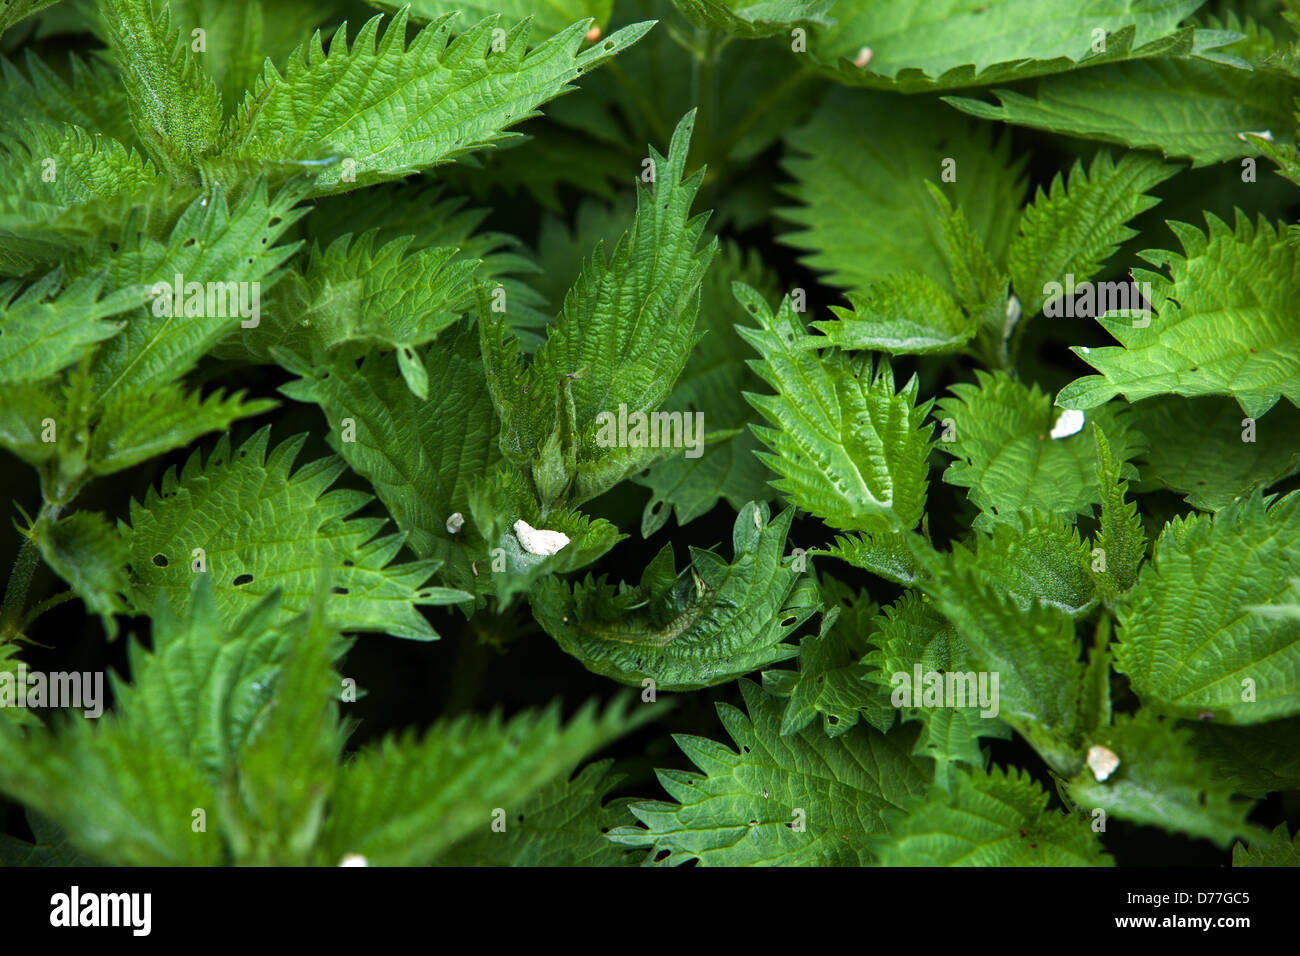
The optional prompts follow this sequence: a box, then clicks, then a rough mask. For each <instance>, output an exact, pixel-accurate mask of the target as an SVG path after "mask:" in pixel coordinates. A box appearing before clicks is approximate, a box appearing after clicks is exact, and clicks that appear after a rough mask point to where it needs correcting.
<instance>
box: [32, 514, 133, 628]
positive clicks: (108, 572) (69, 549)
mask: <svg viewBox="0 0 1300 956" xmlns="http://www.w3.org/2000/svg"><path fill="white" fill-rule="evenodd" d="M32 540H34V541H35V542H36V545H37V547H39V548H40V549H41V556H42V557H44V558H45V562H46V563H47V564H48V565H49V566H50V567H52V568H53V569H54V570H55V571H57V572H58V574H59V576H60V577H61V578H63V579H64V580H65V581H67V582H68V583H69V584H70V585H72V590H73V591H74V592H75V593H76V594H77V596H78V597H80V598H81V599H82V600H83V601H85V602H86V608H87V609H88V610H90V611H92V612H94V613H95V614H98V615H99V616H100V617H102V618H103V619H104V628H105V630H107V631H108V636H109V637H110V638H112V637H115V636H117V625H116V623H115V622H114V620H113V615H114V614H125V613H126V612H127V607H126V604H125V602H124V601H123V600H122V597H121V595H123V594H126V593H128V591H129V590H130V584H129V582H128V581H127V576H126V565H127V561H128V560H129V558H128V555H127V550H126V544H125V542H123V541H122V537H121V535H119V534H118V533H117V529H116V528H114V527H113V526H112V525H111V524H109V523H108V521H107V519H105V518H104V516H103V515H100V514H96V513H94V512H90V511H75V512H73V513H72V514H70V515H67V516H65V517H63V518H59V519H58V520H56V521H51V520H49V518H42V519H41V520H40V521H38V522H37V523H36V526H35V528H33V529H32Z"/></svg>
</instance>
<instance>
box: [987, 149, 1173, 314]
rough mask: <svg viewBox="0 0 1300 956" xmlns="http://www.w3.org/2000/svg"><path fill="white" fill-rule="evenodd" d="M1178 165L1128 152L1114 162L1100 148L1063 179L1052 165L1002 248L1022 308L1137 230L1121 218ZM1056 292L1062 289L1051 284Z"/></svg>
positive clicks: (1145, 204)
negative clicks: (1046, 186) (1046, 185)
mask: <svg viewBox="0 0 1300 956" xmlns="http://www.w3.org/2000/svg"><path fill="white" fill-rule="evenodd" d="M1176 172H1178V167H1176V166H1166V165H1164V164H1163V163H1160V162H1158V161H1156V160H1154V159H1152V158H1150V157H1149V156H1142V155H1140V154H1137V153H1129V154H1126V155H1125V156H1123V157H1121V158H1120V161H1119V162H1118V163H1116V162H1114V161H1113V160H1112V159H1111V158H1110V154H1109V153H1106V152H1099V153H1098V154H1097V155H1096V156H1095V157H1094V158H1093V161H1092V165H1091V167H1090V168H1089V169H1087V170H1086V171H1085V169H1084V166H1083V163H1082V162H1081V161H1078V160H1076V161H1075V164H1074V167H1073V168H1072V169H1071V170H1070V179H1069V183H1068V185H1067V184H1066V182H1065V181H1064V180H1063V179H1062V177H1061V175H1060V174H1059V173H1058V174H1057V175H1056V176H1055V178H1053V180H1052V185H1051V188H1050V190H1049V191H1047V192H1044V191H1043V189H1042V188H1041V187H1040V188H1039V189H1038V192H1037V193H1036V194H1035V196H1034V201H1033V202H1032V203H1030V204H1029V205H1028V206H1027V207H1026V208H1025V211H1024V214H1023V215H1022V216H1021V218H1020V233H1019V235H1017V236H1016V238H1015V239H1014V240H1013V241H1012V243H1011V248H1010V249H1009V250H1008V252H1007V258H1008V260H1009V261H1010V270H1011V281H1012V283H1013V284H1014V285H1015V289H1016V293H1017V295H1019V297H1020V303H1021V306H1022V308H1023V309H1024V310H1025V311H1026V312H1027V313H1028V314H1029V315H1034V314H1035V313H1037V312H1038V311H1039V310H1040V309H1042V308H1043V306H1044V304H1045V303H1047V302H1048V301H1049V299H1052V298H1054V296H1053V295H1051V294H1049V291H1048V286H1049V284H1051V283H1056V284H1058V285H1064V284H1065V283H1066V282H1067V279H1066V277H1067V276H1072V277H1073V281H1075V282H1080V283H1081V282H1084V281H1086V280H1088V279H1091V278H1092V277H1093V276H1094V275H1096V274H1097V272H1098V271H1099V270H1100V269H1101V266H1102V264H1103V263H1104V262H1105V261H1106V260H1107V259H1109V258H1110V257H1111V256H1112V255H1114V254H1115V250H1116V249H1118V248H1119V247H1120V245H1121V244H1123V243H1124V242H1125V241H1126V240H1128V239H1131V238H1132V237H1133V236H1135V235H1137V231H1136V230H1134V229H1130V228H1129V227H1128V226H1127V225H1126V223H1128V222H1129V221H1131V220H1133V219H1135V218H1137V216H1138V215H1140V214H1141V213H1143V212H1145V211H1146V210H1148V209H1150V208H1151V207H1152V206H1155V205H1156V204H1157V203H1158V202H1159V201H1160V200H1159V199H1157V198H1155V197H1154V196H1149V195H1147V190H1149V189H1151V188H1152V187H1154V186H1157V185H1159V184H1160V183H1162V182H1164V181H1165V180H1166V179H1169V178H1170V177H1171V176H1173V175H1174V174H1175V173H1176ZM1055 291H1056V296H1059V295H1060V291H1061V290H1059V289H1058V290H1055Z"/></svg>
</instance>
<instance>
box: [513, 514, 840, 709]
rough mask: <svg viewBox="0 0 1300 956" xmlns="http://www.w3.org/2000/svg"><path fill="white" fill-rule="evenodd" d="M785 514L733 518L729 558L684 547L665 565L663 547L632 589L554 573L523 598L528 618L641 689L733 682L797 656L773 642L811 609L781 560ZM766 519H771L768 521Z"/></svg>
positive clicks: (668, 551)
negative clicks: (679, 566) (680, 566)
mask: <svg viewBox="0 0 1300 956" xmlns="http://www.w3.org/2000/svg"><path fill="white" fill-rule="evenodd" d="M793 518H794V513H793V512H792V511H788V510H787V511H785V512H783V513H782V514H780V515H778V516H777V517H776V518H775V519H770V514H769V511H768V508H767V505H766V504H758V503H752V502H751V503H750V504H748V505H746V506H745V507H744V508H742V509H741V511H740V513H739V514H738V515H737V516H736V524H735V527H734V529H733V531H732V547H733V548H734V552H735V555H734V557H733V558H732V560H731V562H730V563H728V562H727V561H725V560H724V559H723V558H722V557H721V556H720V555H718V554H716V553H714V552H712V551H703V550H700V549H698V548H692V549H691V563H690V566H689V567H687V568H686V569H684V570H683V571H682V572H681V573H680V574H679V573H677V572H676V571H675V570H674V567H673V555H672V548H671V547H670V546H665V548H664V549H663V550H662V551H661V552H660V553H659V555H658V556H657V557H656V558H655V559H654V560H653V561H652V562H651V563H650V564H649V565H648V566H647V568H646V570H645V573H644V574H643V575H642V578H641V583H640V584H639V585H637V586H636V587H631V586H629V585H627V584H622V585H620V586H619V587H614V586H612V585H610V584H607V583H606V581H605V579H604V578H603V577H602V578H600V579H596V578H593V577H592V576H590V575H588V577H587V579H586V580H585V581H583V582H581V583H579V584H576V585H574V586H573V588H572V589H570V587H569V585H567V584H565V583H564V582H562V581H559V580H557V579H555V578H548V579H546V580H544V581H542V582H540V583H539V584H538V585H537V587H536V589H535V590H534V591H533V592H532V594H531V595H530V602H531V604H532V608H533V615H534V617H536V618H537V622H538V623H539V624H541V626H542V628H543V629H544V630H545V631H546V632H547V633H548V634H550V635H551V636H552V637H553V638H555V640H556V642H557V643H559V645H560V647H562V648H563V649H564V650H565V651H566V652H567V653H569V654H572V655H573V656H574V657H576V658H578V660H580V661H581V662H582V663H583V666H585V667H586V668H587V669H588V670H590V671H593V672H594V673H597V674H602V675H604V676H606V677H610V678H613V679H614V680H617V681H620V682H622V683H624V684H632V685H634V686H637V687H640V686H642V684H643V682H644V681H645V680H646V679H647V678H648V679H650V680H651V681H652V682H653V684H654V686H655V687H657V688H658V689H660V690H668V691H685V690H696V689H698V688H701V687H711V686H713V685H715V684H721V683H725V682H726V681H730V680H734V679H735V678H737V677H739V676H740V675H742V674H748V673H749V672H750V671H754V670H758V669H760V668H762V667H766V666H768V665H769V664H773V663H775V662H777V661H782V660H786V659H787V658H790V657H794V656H795V655H796V654H798V653H799V650H798V648H797V647H795V646H794V645H792V644H785V643H782V642H783V641H784V640H785V638H787V637H789V636H790V635H791V634H792V633H793V632H794V631H795V630H796V629H797V628H798V627H799V626H800V625H801V624H803V623H804V621H806V620H807V619H808V618H809V617H811V616H812V615H813V613H814V612H815V611H816V610H817V607H818V602H817V600H816V595H815V593H810V592H809V591H808V590H807V589H804V588H800V587H798V584H799V579H800V572H798V571H795V570H794V569H793V568H792V567H791V566H790V565H789V564H787V563H786V562H785V561H784V560H783V559H784V552H785V541H786V535H787V534H788V533H789V530H790V522H791V521H792V520H793ZM769 519H770V520H769Z"/></svg>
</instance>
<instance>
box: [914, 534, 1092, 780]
mask: <svg viewBox="0 0 1300 956" xmlns="http://www.w3.org/2000/svg"><path fill="white" fill-rule="evenodd" d="M916 551H917V559H918V560H919V561H920V562H921V563H922V564H923V565H924V566H925V567H926V571H927V575H926V577H925V578H923V579H922V580H921V581H920V582H919V587H920V589H921V590H922V591H923V592H924V593H925V594H926V595H927V596H928V597H929V598H930V600H931V601H932V602H933V603H934V606H935V607H936V608H937V609H938V610H939V611H940V613H942V614H943V616H944V617H946V618H947V619H948V620H949V621H950V622H951V623H952V625H953V627H954V629H955V630H956V632H957V634H958V635H959V636H960V637H961V638H962V640H964V641H965V643H966V648H967V654H966V665H967V667H966V668H963V669H962V670H963V671H965V672H967V673H970V672H971V671H973V672H974V673H973V676H974V677H975V679H976V680H977V681H978V680H979V678H980V677H981V676H983V677H984V679H985V680H986V681H987V684H988V687H989V689H990V695H989V696H990V697H992V682H993V680H994V675H997V676H996V679H997V682H998V690H997V713H996V714H995V715H993V716H997V717H1000V718H1001V719H1002V720H1004V721H1006V723H1008V724H1010V725H1011V726H1012V727H1013V728H1014V729H1015V730H1016V731H1017V732H1018V733H1019V734H1020V735H1021V736H1023V737H1024V738H1025V739H1026V740H1027V741H1029V743H1030V744H1031V745H1033V747H1034V748H1035V749H1036V750H1038V752H1039V753H1040V754H1041V755H1042V756H1043V759H1044V760H1046V761H1047V762H1048V764H1049V765H1050V766H1052V767H1053V768H1054V769H1055V770H1057V772H1060V773H1069V772H1072V771H1073V770H1074V769H1075V768H1076V767H1078V766H1079V765H1080V764H1081V762H1082V760H1083V752H1082V751H1081V750H1079V736H1080V729H1081V728H1080V723H1081V721H1080V714H1081V691H1082V688H1083V673H1084V670H1083V664H1082V663H1080V661H1079V648H1078V644H1077V642H1076V641H1075V636H1074V624H1073V621H1072V620H1071V618H1070V616H1069V614H1068V613H1066V611H1065V610H1063V609H1062V608H1061V607H1059V606H1057V605H1056V604H1054V603H1049V602H1048V601H1044V600H1043V599H1042V598H1040V597H1039V596H1037V595H1033V594H1030V595H1027V594H1025V593H1016V592H1015V591H1007V590H1005V589H1004V587H1003V585H1002V583H1001V582H1000V581H999V580H998V579H997V578H996V577H995V576H993V575H990V574H989V573H988V572H986V571H985V570H984V569H983V568H982V567H981V566H980V564H979V563H978V559H977V558H974V557H973V556H972V555H971V553H970V552H968V551H966V550H965V549H962V548H961V547H960V546H959V545H958V546H954V550H953V552H952V554H951V555H939V554H937V553H935V552H933V551H932V550H930V549H929V548H928V547H921V546H918V547H917V548H916ZM1040 583H1041V582H1030V587H1032V586H1034V585H1038V584H1040ZM1027 597H1028V598H1029V599H1028V600H1026V598H1027ZM967 685H968V686H969V681H967ZM914 693H915V691H914Z"/></svg>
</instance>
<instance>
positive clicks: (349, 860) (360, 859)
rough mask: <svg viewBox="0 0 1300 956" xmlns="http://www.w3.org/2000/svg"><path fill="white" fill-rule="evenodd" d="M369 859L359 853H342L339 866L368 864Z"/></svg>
mask: <svg viewBox="0 0 1300 956" xmlns="http://www.w3.org/2000/svg"><path fill="white" fill-rule="evenodd" d="M369 865H370V861H369V860H367V859H366V858H365V857H364V856H362V855H361V854H360V853H347V854H344V856H343V859H341V860H339V866H369Z"/></svg>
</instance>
